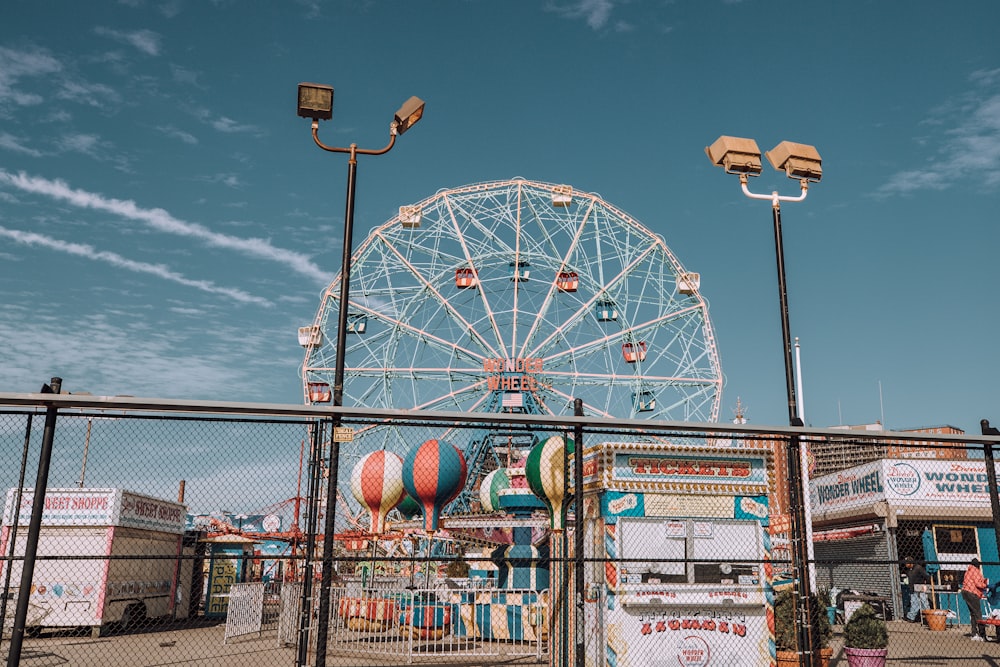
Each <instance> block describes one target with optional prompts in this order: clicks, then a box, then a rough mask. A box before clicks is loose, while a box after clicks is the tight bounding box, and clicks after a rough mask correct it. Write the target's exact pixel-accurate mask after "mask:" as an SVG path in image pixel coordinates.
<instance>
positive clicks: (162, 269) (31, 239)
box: [0, 227, 274, 307]
mask: <svg viewBox="0 0 1000 667" xmlns="http://www.w3.org/2000/svg"><path fill="white" fill-rule="evenodd" d="M0 236H2V237H5V238H8V239H11V240H12V241H15V242H17V243H22V244H24V245H31V246H40V247H43V248H48V249H49V250H56V251H59V252H64V253H67V254H70V255H75V256H77V257H84V258H86V259H90V260H93V261H95V262H101V263H103V264H109V265H111V266H114V267H117V268H119V269H125V270H127V271H133V272H135V273H145V274H148V275H152V276H156V277H158V278H162V279H164V280H169V281H170V282H174V283H177V284H179V285H184V286H186V287H193V288H195V289H198V290H201V291H203V292H208V293H210V294H218V295H220V296H225V297H228V298H230V299H234V300H236V301H240V302H242V303H254V304H257V305H258V306H267V307H270V306H272V305H274V304H272V303H271V302H270V301H269V300H268V299H265V298H263V297H258V296H254V295H252V294H250V293H248V292H244V291H243V290H241V289H236V288H232V287H219V286H218V285H216V284H215V283H213V282H211V281H210V280H192V279H190V278H185V277H184V276H183V275H181V274H180V273H177V272H176V271H171V270H170V269H169V268H167V267H166V266H164V265H163V264H149V263H146V262H136V261H134V260H131V259H127V258H125V257H122V256H121V255H119V254H118V253H114V252H109V251H107V250H97V249H95V248H94V247H93V246H91V245H88V244H86V243H70V242H68V241H61V240H59V239H54V238H51V237H48V236H42V235H41V234H36V233H34V232H24V231H19V230H16V229H7V228H6V227H0Z"/></svg>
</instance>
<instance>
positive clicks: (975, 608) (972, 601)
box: [962, 558, 989, 642]
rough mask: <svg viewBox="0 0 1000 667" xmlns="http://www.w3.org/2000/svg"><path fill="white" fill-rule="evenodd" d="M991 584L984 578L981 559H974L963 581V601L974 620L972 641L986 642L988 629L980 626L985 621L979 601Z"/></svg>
mask: <svg viewBox="0 0 1000 667" xmlns="http://www.w3.org/2000/svg"><path fill="white" fill-rule="evenodd" d="M988 585H989V582H988V581H987V580H986V578H985V577H984V576H983V571H982V569H981V568H980V565H979V559H978V558H973V559H972V561H971V562H970V563H969V567H968V568H967V569H966V570H965V577H963V579H962V599H964V600H965V604H966V605H968V607H969V616H970V618H971V619H972V641H974V642H981V641H985V640H986V628H985V627H983V626H982V625H980V624H979V621H981V620H982V619H983V614H982V610H981V608H980V606H979V601H980V600H982V599H983V595H984V594H985V593H986V588H987V586H988Z"/></svg>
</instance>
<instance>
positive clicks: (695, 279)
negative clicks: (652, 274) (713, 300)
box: [677, 273, 701, 294]
mask: <svg viewBox="0 0 1000 667" xmlns="http://www.w3.org/2000/svg"><path fill="white" fill-rule="evenodd" d="M699 287H701V274H700V273H682V274H681V275H680V277H679V278H678V279H677V291H678V292H680V293H681V294H694V293H695V292H697V291H698V288H699Z"/></svg>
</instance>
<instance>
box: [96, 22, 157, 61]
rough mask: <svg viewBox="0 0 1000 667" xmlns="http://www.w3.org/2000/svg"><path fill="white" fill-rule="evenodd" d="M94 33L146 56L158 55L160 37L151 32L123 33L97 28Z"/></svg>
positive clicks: (135, 31)
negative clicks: (126, 45)
mask: <svg viewBox="0 0 1000 667" xmlns="http://www.w3.org/2000/svg"><path fill="white" fill-rule="evenodd" d="M94 32H95V33H97V34H98V35H100V36H101V37H108V38H110V39H113V40H115V41H117V42H121V43H123V44H128V45H129V46H131V47H133V48H135V49H137V50H138V51H141V52H142V53H145V54H146V55H149V56H158V55H160V35H158V34H157V33H155V32H153V31H152V30H133V31H131V32H125V31H122V30H115V29H113V28H105V27H103V26H98V27H96V28H94Z"/></svg>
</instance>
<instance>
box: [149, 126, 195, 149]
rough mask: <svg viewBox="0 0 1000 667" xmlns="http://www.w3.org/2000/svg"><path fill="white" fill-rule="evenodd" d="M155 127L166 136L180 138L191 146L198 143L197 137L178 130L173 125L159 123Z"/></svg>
mask: <svg viewBox="0 0 1000 667" xmlns="http://www.w3.org/2000/svg"><path fill="white" fill-rule="evenodd" d="M156 129H157V130H159V131H160V132H162V133H163V134H165V135H166V136H168V137H172V138H174V139H180V140H181V141H183V142H184V143H186V144H191V145H192V146H193V145H194V144H197V143H198V137H196V136H194V135H193V134H191V133H190V132H185V131H184V130H179V129H177V128H176V127H174V126H173V125H160V126H159V127H157V128H156Z"/></svg>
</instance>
